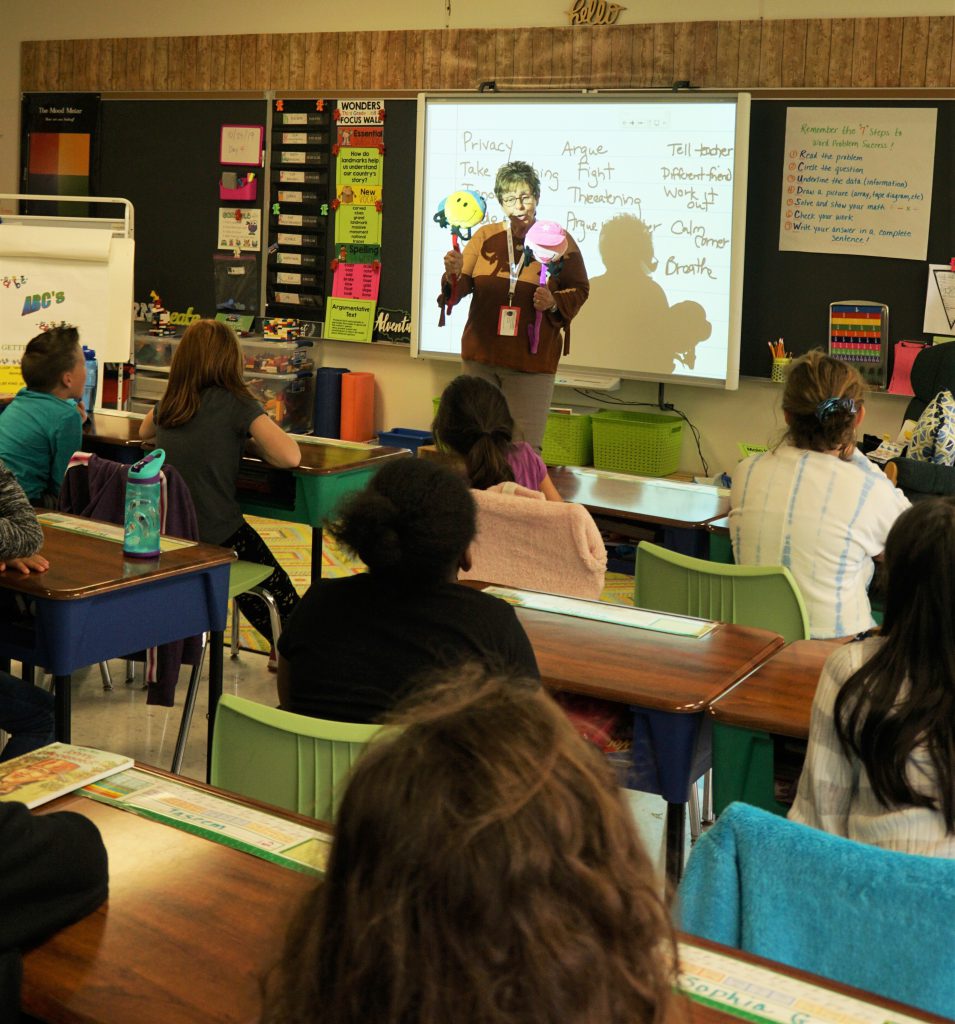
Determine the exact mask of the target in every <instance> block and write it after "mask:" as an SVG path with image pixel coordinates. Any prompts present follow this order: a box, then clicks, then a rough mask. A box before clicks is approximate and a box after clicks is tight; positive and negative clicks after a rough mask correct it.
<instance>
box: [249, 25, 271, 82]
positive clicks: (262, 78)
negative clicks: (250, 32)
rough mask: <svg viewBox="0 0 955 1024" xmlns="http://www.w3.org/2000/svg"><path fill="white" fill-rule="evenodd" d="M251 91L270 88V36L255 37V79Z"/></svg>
mask: <svg viewBox="0 0 955 1024" xmlns="http://www.w3.org/2000/svg"><path fill="white" fill-rule="evenodd" d="M252 88H253V89H271V88H272V36H270V35H257V36H256V37H255V79H254V84H253V86H252Z"/></svg>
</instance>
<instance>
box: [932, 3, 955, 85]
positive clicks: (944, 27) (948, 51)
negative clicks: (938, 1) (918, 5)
mask: <svg viewBox="0 0 955 1024" xmlns="http://www.w3.org/2000/svg"><path fill="white" fill-rule="evenodd" d="M953 24H955V19H953V18H929V20H928V52H927V54H926V59H925V84H926V85H927V86H928V87H929V88H936V89H937V88H939V87H941V88H945V87H947V86H949V85H951V84H952V26H953Z"/></svg>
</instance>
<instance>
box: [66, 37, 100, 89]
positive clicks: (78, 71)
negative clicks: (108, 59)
mask: <svg viewBox="0 0 955 1024" xmlns="http://www.w3.org/2000/svg"><path fill="white" fill-rule="evenodd" d="M88 49H89V40H87V39H74V40H73V45H72V46H71V47H70V50H71V55H70V60H71V61H72V65H73V73H72V75H71V76H70V82H71V83H72V84H71V86H70V88H71V89H73V90H75V91H76V92H92V91H95V90H91V89H90V87H89V86H88V85H87V82H89V81H90V80H91V79H92V72H91V70H90V66H89V60H88V55H87V54H88Z"/></svg>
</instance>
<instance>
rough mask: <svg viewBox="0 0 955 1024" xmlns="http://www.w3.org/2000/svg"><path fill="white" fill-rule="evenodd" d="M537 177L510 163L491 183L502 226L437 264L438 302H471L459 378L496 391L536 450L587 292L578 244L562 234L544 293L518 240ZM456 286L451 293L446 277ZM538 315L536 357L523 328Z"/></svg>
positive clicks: (531, 215) (533, 207)
mask: <svg viewBox="0 0 955 1024" xmlns="http://www.w3.org/2000/svg"><path fill="white" fill-rule="evenodd" d="M540 192H541V186H540V178H538V176H537V172H536V171H535V170H534V168H533V167H531V165H530V164H528V163H525V162H524V161H523V160H512V161H511V162H510V163H507V164H504V166H503V167H501V168H500V169H499V170H498V172H497V177H496V178H495V180H494V194H495V195H496V196H497V199H498V202H499V203H500V204H501V208H502V210H503V211H504V220H503V223H501V222H496V223H492V224H487V225H485V226H484V227H482V228H481V229H480V230H478V231H477V232H475V234H474V236H473V237H472V238H471V240H470V241H469V242H468V244H467V245H466V246H465V248H464V252H457V251H455V250H453V249H452V250H451V251H449V252H448V253H447V254H446V255H445V257H444V270H445V273H444V276H443V277H442V279H441V285H442V295H441V298H440V299H439V302H441V303H442V304H447V303H448V302H450V301H451V297H452V293H453V296H454V302H458V301H460V300H461V299H462V298H463V297H464V296H465V295H471V297H472V298H471V307H470V309H469V311H468V319H467V323H466V324H465V326H464V333H463V335H462V338H461V358H462V359H463V361H464V372H465V373H469V374H472V375H474V376H478V377H484V378H485V379H486V380H489V381H491V382H492V383H493V384H496V385H497V386H498V387H499V388H500V389H501V390H502V391H503V392H504V396H505V397H506V398H507V404H508V406H509V408H510V410H511V416H513V418H514V422H515V424H516V425H517V427H518V430H519V432H521V433H522V434H523V440H525V441H527V442H528V444H530V445H532V446H533V447H534V448H537V449H538V450H539V449H540V447H541V443H542V442H543V439H544V428H545V426H546V425H547V410H548V408H549V407H550V403H551V396H552V395H553V391H554V374H555V373H556V371H557V363H558V362H559V360H560V357H561V354H563V355H566V354H567V353H568V352H569V351H570V321H571V320H573V318H574V316H576V314H577V311H578V310H579V309H580V307H581V306H582V305H583V304H584V301H585V300H586V298H587V295H588V292H589V291H590V284H589V282H588V280H587V271H586V269H585V267H584V261H583V258H582V257H581V255H580V249H578V248H577V243H576V242H575V241H574V240H573V239H572V238H571V237H570V235H567V251H566V252H565V253H564V255H563V256H562V257H561V259H560V260H558V261H556V262H553V263H551V264H550V265H549V267H548V269H549V271H550V275H549V277H548V280H547V284H546V286H544V285H541V284H540V272H541V265H540V263H539V262H538V261H537V260H535V258H534V255H533V252H532V250H531V249H530V248H525V246H524V236H525V235H526V234H527V231H528V229H529V228H530V227H531V225H532V224H533V223H534V221H535V220H536V219H537V203H538V201H539V200H540ZM455 275H456V276H457V287H456V289H454V290H453V291H452V283H451V281H452V277H454V276H455ZM538 311H540V312H542V314H543V315H542V317H541V326H540V337H539V342H538V345H537V351H536V352H535V351H532V343H531V341H530V339H529V334H528V327H531V328H533V325H534V321H535V318H536V316H537V312H538Z"/></svg>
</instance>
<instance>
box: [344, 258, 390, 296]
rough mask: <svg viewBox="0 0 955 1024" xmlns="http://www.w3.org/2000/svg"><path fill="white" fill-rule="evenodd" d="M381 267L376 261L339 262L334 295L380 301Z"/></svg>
mask: <svg viewBox="0 0 955 1024" xmlns="http://www.w3.org/2000/svg"><path fill="white" fill-rule="evenodd" d="M380 284H381V267H380V266H378V264H375V263H339V264H338V266H337V267H335V277H334V279H333V281H332V295H334V296H336V297H341V298H349V299H370V300H371V301H373V302H377V301H378V288H379V285H380Z"/></svg>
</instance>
